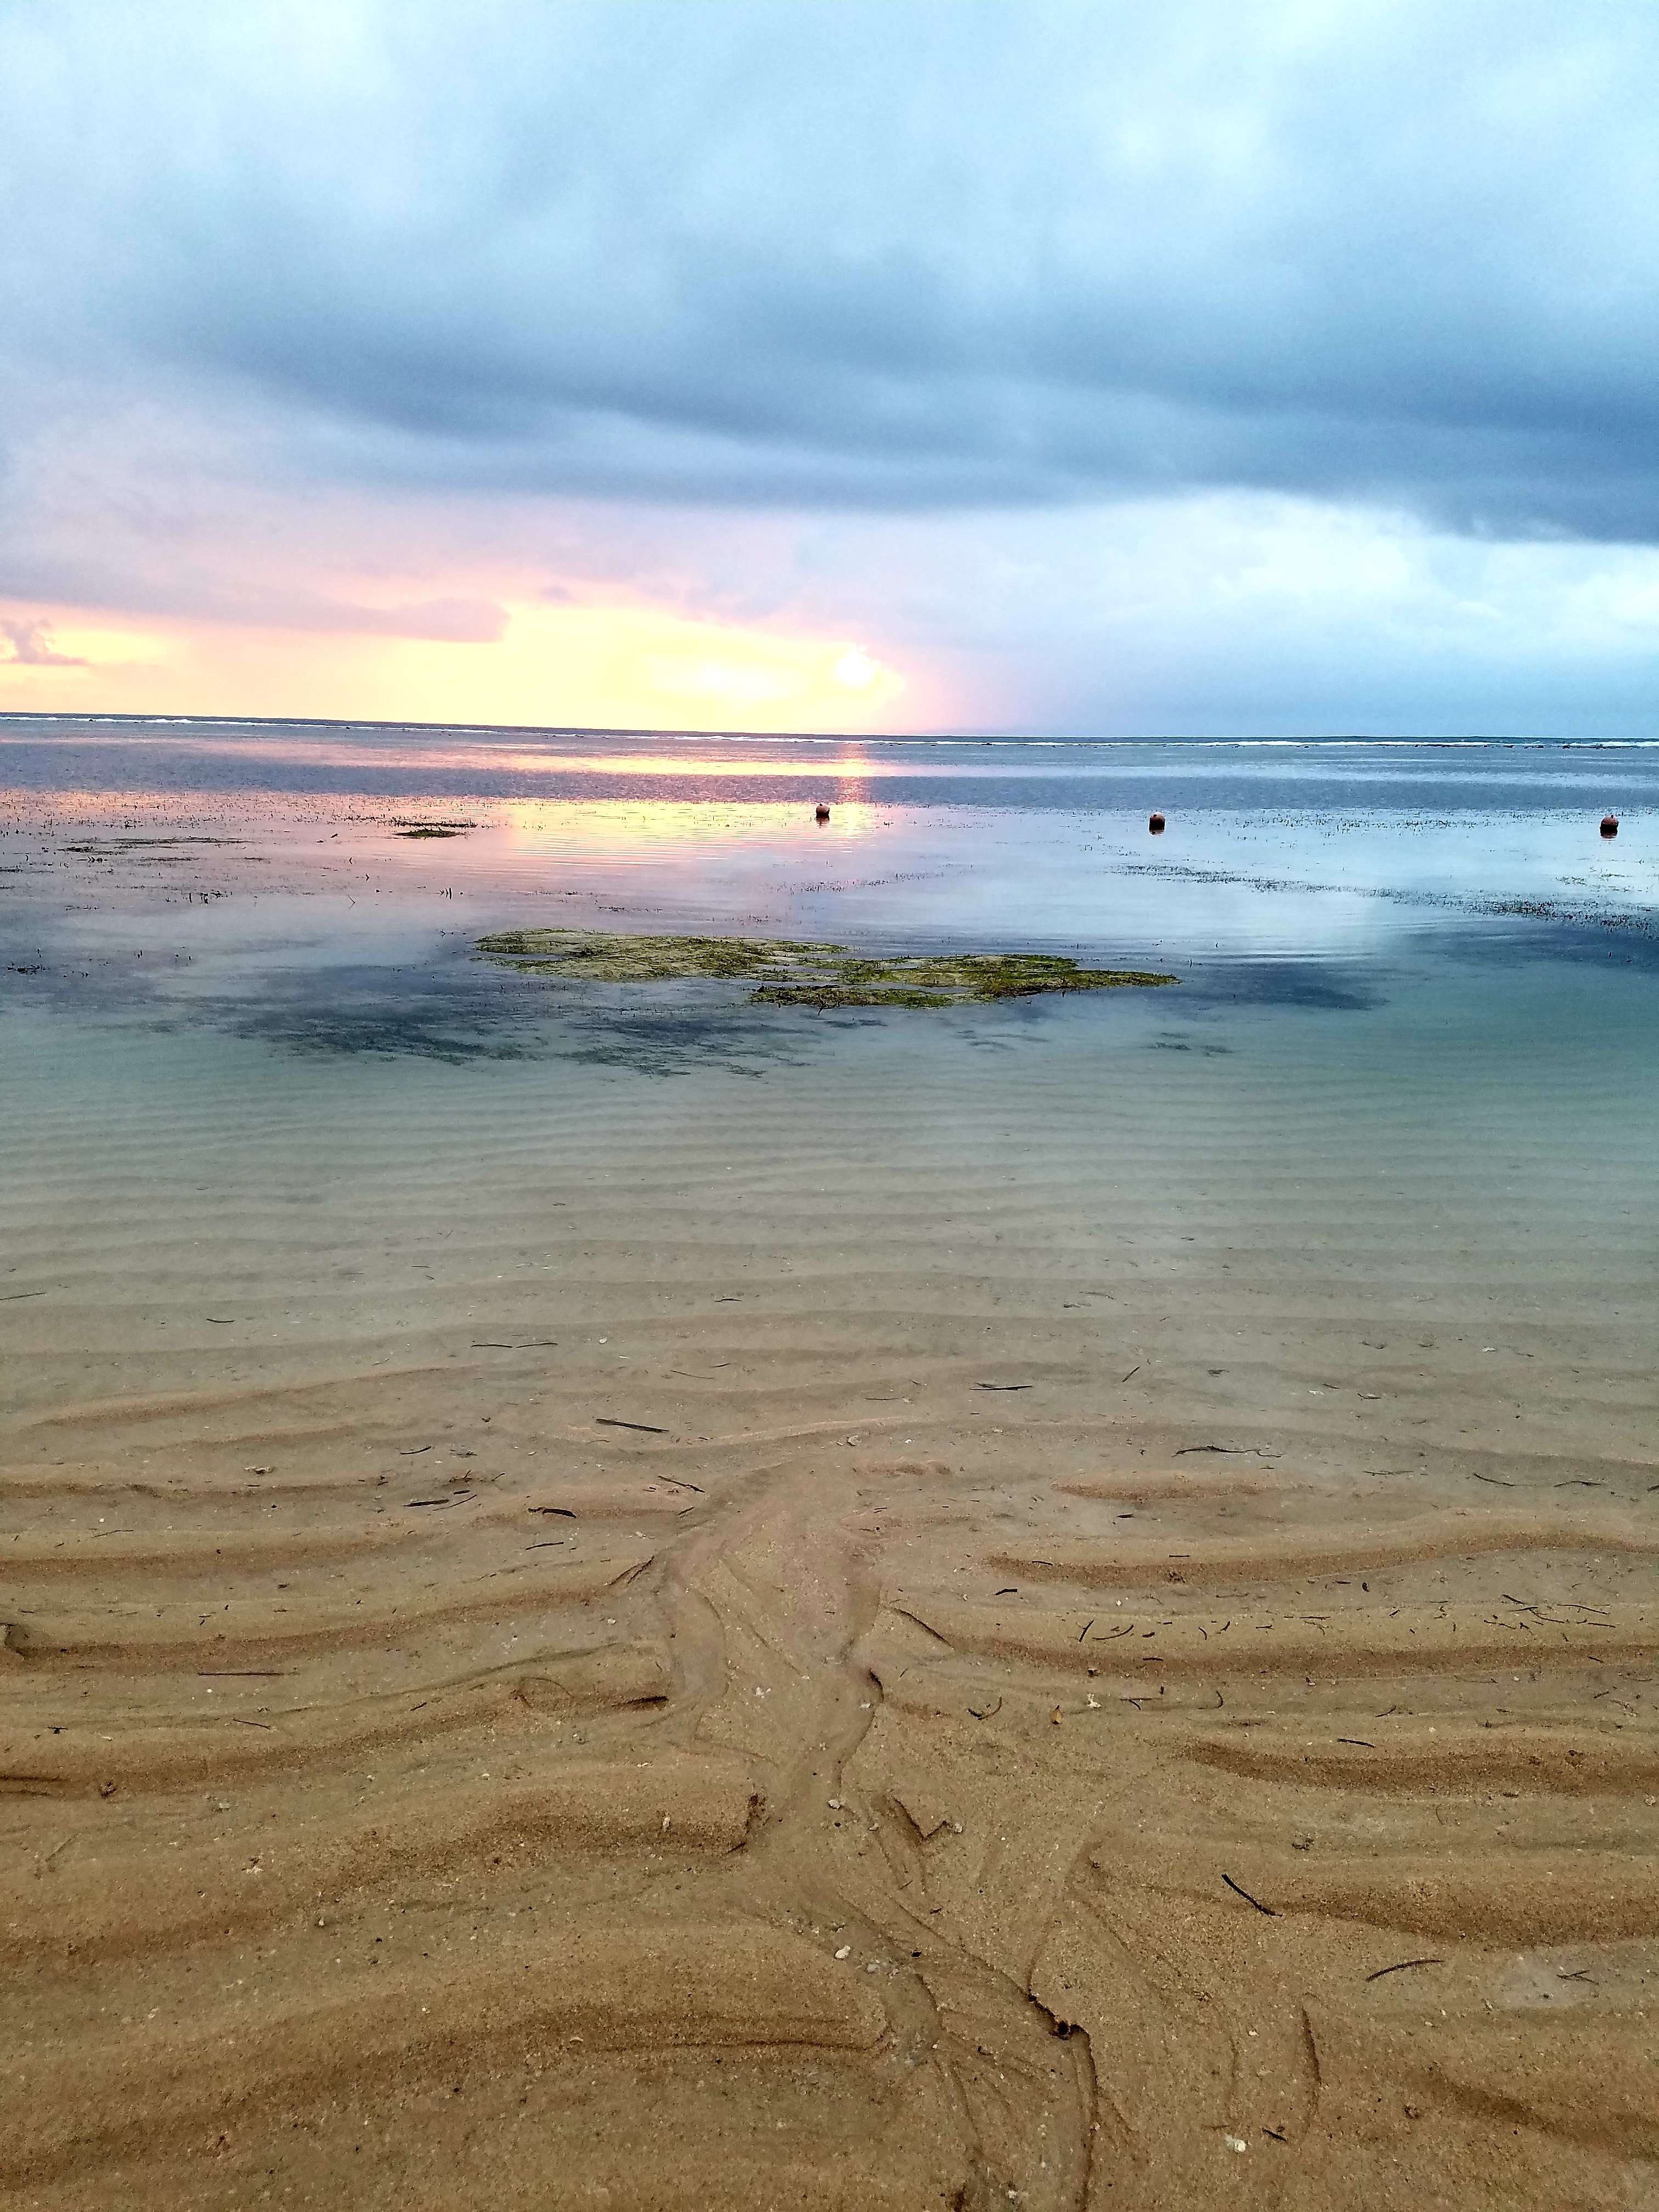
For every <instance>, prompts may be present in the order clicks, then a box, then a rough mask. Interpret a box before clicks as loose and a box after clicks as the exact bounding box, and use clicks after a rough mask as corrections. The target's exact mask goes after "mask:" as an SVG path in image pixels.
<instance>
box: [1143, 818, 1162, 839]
mask: <svg viewBox="0 0 1659 2212" xmlns="http://www.w3.org/2000/svg"><path fill="white" fill-rule="evenodd" d="M1146 827H1147V828H1148V829H1150V830H1151V831H1152V835H1153V836H1154V837H1161V836H1163V835H1164V817H1163V816H1162V815H1161V814H1154V815H1153V816H1152V819H1151V820H1150V821H1149V822H1148V823H1147V824H1146Z"/></svg>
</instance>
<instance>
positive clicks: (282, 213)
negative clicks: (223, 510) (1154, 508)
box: [0, 0, 1659, 540]
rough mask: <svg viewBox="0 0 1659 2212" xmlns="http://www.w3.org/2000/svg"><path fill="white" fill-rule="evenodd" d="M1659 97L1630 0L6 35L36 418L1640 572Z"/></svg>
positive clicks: (12, 176)
mask: <svg viewBox="0 0 1659 2212" xmlns="http://www.w3.org/2000/svg"><path fill="white" fill-rule="evenodd" d="M1656 93H1659V14H1656V12H1655V11H1654V10H1653V9H1652V8H1651V7H1650V5H1648V4H1645V0H1639V3H1638V4H1634V5H1623V4H1620V0H1603V3H1602V4H1599V5H1596V6H1595V7H1591V8H1579V7H1571V6H1568V5H1565V4H1561V5H1552V6H1547V7H1544V6H1537V5H1530V4H1528V3H1527V0H1468V3H1467V4H1462V5H1460V6H1457V7H1455V8H1449V7H1446V6H1445V5H1443V0H1434V4H1429V5H1413V4H1410V0H1404V4H1401V0H1395V4H1390V5H1370V4H1366V0H1344V4H1332V5H1312V4H1305V5H1295V4H1271V0H1263V4H1261V5H1256V6H1244V7H1240V6H1238V5H1237V4H1236V0H1215V4H1211V5H1190V4H1189V5H1182V4H1179V0H1176V4H1172V5H1170V6H1164V7H1158V8H1148V7H1146V6H1145V5H1144V4H1140V0H1137V4H1134V5H1121V6H1120V5H1114V4H1109V0H1078V4H1048V0H999V3H998V4H995V5H981V4H978V0H956V4H950V5H945V4H939V0H926V3H925V4H920V5H915V6H908V5H906V4H904V0H831V4H826V5H820V4H817V0H755V4H726V0H701V4H698V5H695V6H694V5H689V4H686V0H599V4H597V5H569V6H567V5H558V4H543V5H534V4H527V0H526V4H518V5H513V4H493V5H492V4H481V5H476V6H470V7H467V8H457V7H455V6H453V4H451V0H425V4H423V0H402V4H400V5H398V6H397V7H392V6H390V5H388V6H385V7H380V6H376V5H369V4H356V5H354V4H350V0H335V4H332V5H330V6H326V7H325V6H320V5H319V6H315V7H313V6H307V5H299V4H289V5H283V6H273V5H258V4H253V5H244V6H240V7H237V8H234V9H203V8H201V7H200V6H199V5H195V4H191V5H187V6H179V7H173V6H169V5H168V4H167V0H149V4H146V5H143V6H125V5H119V4H114V0H111V4H106V5H98V4H88V5H80V6H77V5H76V4H73V0H69V4H59V5H57V6H54V7H52V8H40V7H35V6H24V5H16V6H14V7H12V8H10V9H3V10H0V125H3V134H0V136H3V144H4V146H5V148H6V150H5V152H4V153H3V154H0V162H3V167H4V172H5V176H6V185H5V189H6V194H7V197H8V200H9V204H10V207H11V210H12V215H11V221H10V222H9V227H8V240H7V243H6V245H5V246H4V248H3V254H4V259H5V264H7V268H8V272H9V293H10V296H11V298H12V299H13V301H15V302H17V303H19V305H20V307H21V313H20V314H19V315H18V316H17V317H16V319H15V320H14V321H13V323H12V329H11V337H10V340H9V344H10V347H11V348H12V349H13V350H14V355H15V372H14V373H15V375H21V376H23V377H25V378H26V379H27V377H31V376H32V377H33V378H35V379H37V380H38V379H42V378H49V377H50V376H51V375H52V374H53V373H54V371H55V370H62V369H72V370H73V371H74V372H75V373H76V374H78V375H80V376H82V377H85V376H88V375H90V376H93V377H107V378H108V379H109V380H111V382H112V384H120V385H122V386H124V387H125V388H128V389H131V388H137V389H143V386H144V383H145V380H146V379H147V378H149V377H154V378H156V379H160V380H165V381H166V383H167V388H168V389H169V390H172V391H173V392H177V391H178V390H179V389H180V388H184V389H185V390H187V391H188V392H190V393H191V394H192V395H193V397H194V399H195V403H196V404H201V405H203V406H204V407H207V406H210V405H211V404H214V400H215V395H216V394H218V395H222V397H223V399H224V403H225V404H234V402H235V400H236V398H237V396H238V395H240V397H241V398H243V399H244V400H246V399H250V398H251V399H252V401H253V402H254V403H255V404H257V405H258V407H259V408H260V409H261V410H264V412H263V419H264V420H265V421H266V422H267V423H268V424H274V425H275V426H276V429H275V432H274V433H269V434H268V435H270V466H271V468H272V469H276V468H278V467H281V468H292V467H294V466H295V465H300V466H302V467H303V468H305V469H307V470H308V471H311V472H313V474H318V475H322V476H325V477H335V478H337V479H356V480H362V479H364V478H368V479H378V480H382V481H388V482H394V483H416V484H422V485H430V486H440V487H445V488H453V489H460V490H467V489H482V490H493V489H508V490H532V491H538V492H556V493H573V492H574V493H582V494H588V495H592V494H599V495H637V496H645V497H647V498H655V499H671V500H677V501H684V500H687V499H691V500H710V501H724V502H732V503H737V504H752V505H756V506H765V505H777V504H791V505H799V504H802V503H843V504H847V505H851V506H861V507H872V508H877V509H884V510H893V509H905V508H925V507H939V506H951V505H955V504H967V503H994V504H999V503H1000V504H1007V505H1043V504H1060V503H1066V502H1073V501H1094V500H1099V499H1101V498H1103V497H1114V496H1121V495H1141V494H1145V493H1148V492H1151V493H1164V492H1176V491H1187V490H1190V489H1198V488H1204V487H1247V488H1256V489H1271V490H1282V491H1288V492H1292V493H1310V494H1313V495H1316V496H1320V497H1331V498H1337V499H1345V500H1351V499H1363V500H1381V501H1393V502H1398V503H1403V504H1405V505H1407V506H1410V507H1414V508H1415V509H1416V510H1418V511H1419V513H1424V514H1425V515H1426V516H1428V517H1430V518H1431V519H1432V520H1436V521H1438V522H1441V523H1449V524H1450V525H1451V526H1454V527H1455V528H1458V529H1462V530H1466V531H1470V532H1490V533H1492V534H1495V535H1510V534H1514V535H1528V534H1543V535H1549V534H1563V535H1583V536H1589V537H1605V538H1636V539H1648V540H1651V539H1655V538H1659V384H1656V380H1655V377H1654V374H1653V365H1654V362H1655V358H1656V346H1659V133H1656V131H1655V129H1654V125H1653V116H1654V112H1655V107H1656ZM0 343H4V342H0Z"/></svg>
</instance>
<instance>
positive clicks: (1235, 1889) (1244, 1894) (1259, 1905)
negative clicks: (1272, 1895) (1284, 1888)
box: [1221, 1874, 1279, 1920]
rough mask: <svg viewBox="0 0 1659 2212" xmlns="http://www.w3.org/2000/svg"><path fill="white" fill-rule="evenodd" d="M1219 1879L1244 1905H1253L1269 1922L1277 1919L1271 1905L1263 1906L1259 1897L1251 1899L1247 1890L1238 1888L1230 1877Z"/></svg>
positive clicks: (1227, 1875)
mask: <svg viewBox="0 0 1659 2212" xmlns="http://www.w3.org/2000/svg"><path fill="white" fill-rule="evenodd" d="M1221 1879H1222V1880H1223V1881H1225V1883H1226V1885H1227V1887H1228V1888H1229V1889H1231V1891H1232V1893H1233V1894H1234V1895H1235V1896H1236V1897H1242V1898H1243V1900H1244V1902H1245V1904H1246V1905H1255V1909H1256V1911H1258V1912H1264V1913H1266V1915H1267V1917H1268V1919H1269V1920H1277V1919H1278V1917H1279V1915H1278V1913H1277V1912H1276V1911H1274V1909H1273V1906H1272V1905H1264V1904H1263V1903H1262V1902H1261V1899H1260V1898H1259V1897H1252V1896H1251V1895H1250V1893H1249V1890H1248V1889H1243V1888H1241V1887H1239V1885H1238V1883H1237V1882H1236V1881H1234V1880H1233V1878H1232V1876H1231V1875H1230V1874H1224V1875H1222V1877H1221Z"/></svg>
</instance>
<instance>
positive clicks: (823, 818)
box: [816, 802, 829, 822]
mask: <svg viewBox="0 0 1659 2212" xmlns="http://www.w3.org/2000/svg"><path fill="white" fill-rule="evenodd" d="M816 818H817V820H818V821H820V822H827V821H828V820H829V808H828V807H827V806H825V805H823V804H822V802H820V804H819V806H818V810H817V817H816Z"/></svg>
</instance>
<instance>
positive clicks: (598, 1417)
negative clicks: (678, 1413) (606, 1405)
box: [593, 1413, 668, 1437]
mask: <svg viewBox="0 0 1659 2212" xmlns="http://www.w3.org/2000/svg"><path fill="white" fill-rule="evenodd" d="M593 1423H594V1426H595V1427H596V1428H601V1429H637V1430H638V1431H640V1433H641V1436H646V1437H665V1436H666V1435H667V1434H668V1431H667V1430H666V1429H659V1428H653V1425H651V1423H650V1422H649V1421H618V1420H616V1419H613V1418H612V1417H611V1414H609V1413H595V1414H594V1416H593Z"/></svg>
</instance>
